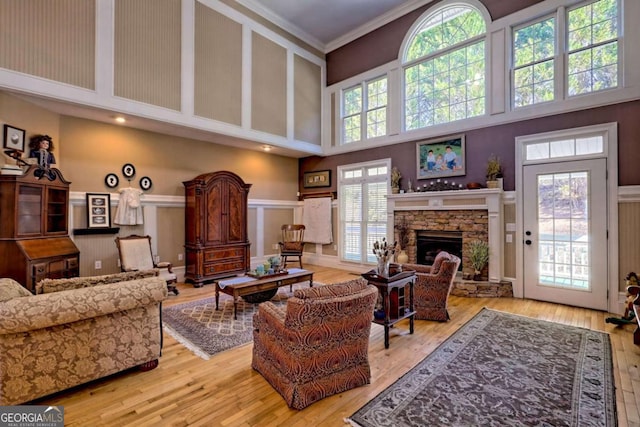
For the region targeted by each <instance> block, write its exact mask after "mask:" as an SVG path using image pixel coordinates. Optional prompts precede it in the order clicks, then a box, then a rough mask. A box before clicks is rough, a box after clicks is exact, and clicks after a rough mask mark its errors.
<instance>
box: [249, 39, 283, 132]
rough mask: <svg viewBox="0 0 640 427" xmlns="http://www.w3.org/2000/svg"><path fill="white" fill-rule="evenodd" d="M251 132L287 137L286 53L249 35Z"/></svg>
mask: <svg viewBox="0 0 640 427" xmlns="http://www.w3.org/2000/svg"><path fill="white" fill-rule="evenodd" d="M251 40H252V49H251V56H252V59H251V62H252V73H251V89H252V90H251V128H252V129H255V130H259V131H263V132H268V133H272V134H274V135H280V136H287V51H286V49H285V48H283V47H282V46H280V45H278V44H276V43H274V42H272V41H271V40H269V39H267V38H265V37H263V36H261V35H260V34H257V33H253V34H252V39H251Z"/></svg>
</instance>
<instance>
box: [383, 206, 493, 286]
mask: <svg viewBox="0 0 640 427" xmlns="http://www.w3.org/2000/svg"><path fill="white" fill-rule="evenodd" d="M403 219H406V221H407V223H408V224H409V229H410V230H409V244H408V245H407V247H406V248H403V249H404V250H405V251H406V252H407V255H408V256H409V262H410V263H416V262H417V245H416V231H418V230H426V231H456V232H461V233H462V274H463V277H469V276H470V275H471V276H472V275H473V273H474V271H473V268H472V267H471V262H470V261H469V245H470V244H471V242H473V241H474V240H482V241H484V242H488V233H489V218H488V212H487V211H486V210H478V209H473V210H419V211H418V210H411V211H396V212H395V213H394V223H395V224H396V225H397V224H398V223H399V222H401V221H402V220H403ZM396 239H398V236H397V231H396ZM488 271H489V270H488V266H485V268H484V270H483V271H482V275H481V276H482V280H487V278H488Z"/></svg>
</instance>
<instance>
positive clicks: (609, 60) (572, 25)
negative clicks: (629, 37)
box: [567, 0, 619, 96]
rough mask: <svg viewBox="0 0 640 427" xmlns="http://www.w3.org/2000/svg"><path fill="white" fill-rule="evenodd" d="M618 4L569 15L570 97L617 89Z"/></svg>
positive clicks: (604, 0)
mask: <svg viewBox="0 0 640 427" xmlns="http://www.w3.org/2000/svg"><path fill="white" fill-rule="evenodd" d="M618 34H619V31H618V0H598V1H595V2H590V3H588V4H586V5H584V6H579V7H576V8H575V9H570V10H569V11H568V12H567V49H568V88H567V89H568V94H569V96H572V95H580V94H583V93H588V92H595V91H598V90H603V89H609V88H613V87H616V86H618Z"/></svg>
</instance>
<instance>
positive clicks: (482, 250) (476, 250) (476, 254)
mask: <svg viewBox="0 0 640 427" xmlns="http://www.w3.org/2000/svg"><path fill="white" fill-rule="evenodd" d="M469 261H470V262H471V266H472V267H473V273H474V275H473V280H480V279H481V277H482V269H483V268H484V267H485V265H487V263H488V262H489V245H488V244H487V243H486V242H484V241H482V240H474V241H473V242H471V244H470V245H469Z"/></svg>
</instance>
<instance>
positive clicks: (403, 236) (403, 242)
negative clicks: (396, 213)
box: [395, 216, 410, 264]
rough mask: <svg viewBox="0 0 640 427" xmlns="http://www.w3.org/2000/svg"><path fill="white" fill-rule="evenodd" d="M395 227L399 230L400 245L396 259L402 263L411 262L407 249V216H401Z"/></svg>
mask: <svg viewBox="0 0 640 427" xmlns="http://www.w3.org/2000/svg"><path fill="white" fill-rule="evenodd" d="M395 229H396V230H397V231H398V243H399V244H400V247H399V248H398V250H399V251H400V253H399V254H398V256H396V261H397V262H399V263H400V264H405V263H407V262H409V255H407V252H406V249H407V246H408V245H409V229H410V228H409V221H407V218H406V217H404V216H403V217H401V218H400V219H399V220H398V222H396V225H395Z"/></svg>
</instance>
